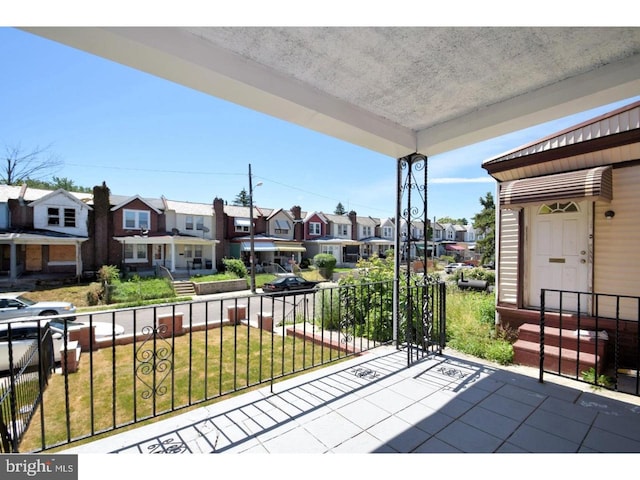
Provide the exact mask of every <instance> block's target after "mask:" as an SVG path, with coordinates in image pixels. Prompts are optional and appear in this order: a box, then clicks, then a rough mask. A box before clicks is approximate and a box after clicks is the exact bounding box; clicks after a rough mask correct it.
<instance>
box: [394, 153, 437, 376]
mask: <svg viewBox="0 0 640 480" xmlns="http://www.w3.org/2000/svg"><path fill="white" fill-rule="evenodd" d="M396 182H397V185H396V187H397V190H396V218H395V225H396V234H395V252H394V255H395V262H394V265H395V272H394V290H393V296H394V300H393V310H394V312H393V314H394V325H393V336H394V338H393V340H394V343H395V344H396V345H397V346H399V345H401V344H402V343H403V342H407V355H408V359H407V362H408V363H410V362H411V355H412V351H413V348H414V347H418V348H419V347H421V346H422V347H424V346H423V345H421V344H422V343H424V340H418V339H417V338H413V337H414V336H415V335H414V333H413V332H411V330H410V328H408V329H407V331H406V332H401V331H400V330H399V325H400V324H401V323H402V319H403V318H404V319H406V320H407V321H406V325H407V327H411V326H412V324H413V316H414V303H415V302H416V301H417V302H419V303H420V304H421V305H426V302H428V301H429V299H428V298H421V299H418V300H416V299H414V298H413V295H407V298H406V302H405V307H404V310H403V311H402V312H401V311H400V286H401V285H402V284H403V285H404V287H405V291H407V292H409V291H410V287H412V286H414V287H415V285H412V269H411V253H412V252H413V251H415V249H414V247H415V245H414V244H415V243H416V242H426V237H427V229H428V224H429V218H428V216H427V157H426V156H425V155H422V154H420V153H417V152H416V153H413V154H411V155H408V156H406V157H402V158H399V159H398V163H397V178H396ZM403 223H404V225H406V229H407V230H406V237H405V241H404V242H402V241H401V238H402V236H401V230H402V226H403ZM414 223H421V224H422V228H423V231H424V235H423V238H413V237H412V233H413V231H414V228H413V224H414ZM403 250H404V254H405V258H404V265H403V266H402V267H403V268H401V263H402V253H403ZM426 265H427V263H426V261H425V262H424V265H423V268H422V269H421V270H422V271H421V272H420V273H423V277H422V278H423V279H426V273H427V269H426ZM426 291H427V289H425V288H423V289H422V292H423V295H425V296H426ZM417 310H420V305H418V307H417ZM401 317H403V318H401ZM422 321H423V322H424V321H428V319H422ZM425 327H426V325H425Z"/></svg>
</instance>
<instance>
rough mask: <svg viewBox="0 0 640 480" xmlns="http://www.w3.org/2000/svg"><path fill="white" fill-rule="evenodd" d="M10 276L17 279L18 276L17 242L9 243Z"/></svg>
mask: <svg viewBox="0 0 640 480" xmlns="http://www.w3.org/2000/svg"><path fill="white" fill-rule="evenodd" d="M9 278H10V279H11V280H15V279H16V278H18V258H17V253H16V244H15V243H13V242H11V243H10V244H9Z"/></svg>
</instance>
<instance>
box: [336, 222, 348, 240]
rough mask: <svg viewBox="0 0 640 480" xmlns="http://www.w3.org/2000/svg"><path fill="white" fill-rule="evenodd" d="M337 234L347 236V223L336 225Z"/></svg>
mask: <svg viewBox="0 0 640 480" xmlns="http://www.w3.org/2000/svg"><path fill="white" fill-rule="evenodd" d="M338 236H339V237H348V236H349V225H342V224H341V225H338Z"/></svg>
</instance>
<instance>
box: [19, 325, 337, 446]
mask: <svg viewBox="0 0 640 480" xmlns="http://www.w3.org/2000/svg"><path fill="white" fill-rule="evenodd" d="M141 347H144V348H141ZM114 352H115V353H114ZM272 352H273V356H272ZM143 353H144V355H143ZM343 355H344V354H343ZM272 357H273V358H272ZM338 358H339V355H338V352H336V351H335V350H332V349H330V348H329V347H321V346H316V345H311V344H304V343H301V340H300V339H298V340H294V339H292V338H290V337H286V338H282V337H279V336H274V337H273V347H272V336H271V334H270V333H267V332H264V331H262V330H256V329H248V328H246V327H234V326H227V327H223V328H217V329H213V330H209V331H208V332H196V333H193V334H192V335H184V336H182V337H176V338H175V341H174V343H173V344H170V343H168V342H165V341H164V340H160V339H156V342H155V343H153V342H150V343H148V344H146V345H141V343H138V344H137V345H135V346H134V344H132V345H122V346H118V347H116V348H115V349H114V350H113V351H112V349H102V350H97V351H95V352H93V354H92V355H89V354H88V353H83V355H82V358H81V363H80V368H79V370H78V372H76V373H75V374H73V375H69V376H68V377H67V378H68V385H65V377H64V376H63V375H53V376H52V377H51V379H50V381H49V385H48V387H47V389H46V391H45V394H44V399H43V411H44V424H45V428H44V430H45V432H46V445H47V446H51V445H56V444H64V443H66V442H67V441H68V440H70V439H78V438H83V437H87V436H90V435H92V434H95V433H96V432H101V431H107V430H112V429H113V428H114V427H123V426H127V425H130V424H133V423H135V424H136V425H140V422H143V421H144V420H145V419H149V420H150V419H152V418H153V417H154V416H157V415H160V414H163V413H169V412H171V411H174V410H176V409H181V408H183V407H188V406H192V405H196V404H198V405H201V404H203V403H204V402H207V401H209V402H210V401H213V400H214V399H218V398H220V397H221V396H222V395H226V394H229V393H231V392H234V391H236V390H246V389H248V388H251V387H255V386H258V385H260V384H261V383H262V382H264V381H265V380H266V379H268V378H270V377H271V375H273V376H274V377H276V378H278V377H281V376H283V375H285V374H288V373H291V372H302V371H307V370H308V369H310V368H313V367H316V366H319V365H320V364H321V361H323V360H324V361H325V362H326V361H327V360H337V359H338ZM344 358H346V357H344ZM145 359H146V360H147V361H145ZM154 360H155V363H156V365H157V368H156V369H155V370H154V369H150V368H147V367H149V366H150V363H148V362H151V361H154ZM165 367H166V368H165ZM154 375H155V384H154ZM66 388H68V409H67V403H66V402H67V400H66V399H67V396H66V395H65V389H66ZM65 411H69V412H70V415H69V428H70V430H69V432H67V419H66V418H65V416H64V412H65ZM92 419H93V422H92ZM40 422H41V412H40V410H38V412H37V413H36V415H35V416H34V418H33V420H32V422H31V425H30V428H29V430H28V431H27V434H26V435H25V437H24V439H23V441H22V443H21V451H24V452H27V451H35V450H38V449H40V448H41V445H42V437H41V429H40Z"/></svg>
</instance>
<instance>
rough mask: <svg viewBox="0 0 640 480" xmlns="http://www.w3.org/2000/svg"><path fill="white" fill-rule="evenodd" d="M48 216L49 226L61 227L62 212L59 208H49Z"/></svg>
mask: <svg viewBox="0 0 640 480" xmlns="http://www.w3.org/2000/svg"><path fill="white" fill-rule="evenodd" d="M47 216H48V222H47V225H60V210H59V209H58V208H53V207H49V208H48V209H47Z"/></svg>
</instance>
